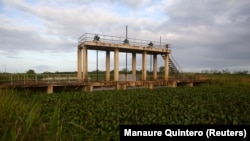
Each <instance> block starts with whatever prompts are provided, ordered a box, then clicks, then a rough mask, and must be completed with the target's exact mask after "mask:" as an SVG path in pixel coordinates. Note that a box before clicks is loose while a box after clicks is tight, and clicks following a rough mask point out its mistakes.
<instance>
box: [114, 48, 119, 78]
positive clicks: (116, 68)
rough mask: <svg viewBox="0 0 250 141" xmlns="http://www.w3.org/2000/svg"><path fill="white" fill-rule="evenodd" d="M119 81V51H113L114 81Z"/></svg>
mask: <svg viewBox="0 0 250 141" xmlns="http://www.w3.org/2000/svg"><path fill="white" fill-rule="evenodd" d="M118 79H119V49H115V50H114V81H118Z"/></svg>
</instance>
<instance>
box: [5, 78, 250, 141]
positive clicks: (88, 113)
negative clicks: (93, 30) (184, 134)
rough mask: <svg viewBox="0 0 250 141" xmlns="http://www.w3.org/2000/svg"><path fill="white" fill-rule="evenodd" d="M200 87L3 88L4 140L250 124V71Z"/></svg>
mask: <svg viewBox="0 0 250 141" xmlns="http://www.w3.org/2000/svg"><path fill="white" fill-rule="evenodd" d="M209 77H210V78H211V80H212V83H211V84H204V85H201V86H197V87H177V88H157V89H154V90H149V89H134V90H126V91H116V90H112V91H96V92H92V93H86V92H61V93H55V94H53V95H46V94H45V93H33V92H31V91H15V90H0V139H1V140H4V141H5V140H8V141H9V140H13V141H15V140H21V141H24V140H46V141H47V140H53V141H54V140H119V125H120V124H164V125H167V124H249V125H250V108H249V107H250V76H249V75H244V76H242V75H211V76H209Z"/></svg>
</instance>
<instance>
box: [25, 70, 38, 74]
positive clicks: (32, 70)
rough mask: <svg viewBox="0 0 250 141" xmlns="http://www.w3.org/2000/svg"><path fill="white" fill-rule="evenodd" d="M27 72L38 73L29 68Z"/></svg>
mask: <svg viewBox="0 0 250 141" xmlns="http://www.w3.org/2000/svg"><path fill="white" fill-rule="evenodd" d="M26 73H27V74H36V72H35V71H34V70H32V69H29V70H28V71H26Z"/></svg>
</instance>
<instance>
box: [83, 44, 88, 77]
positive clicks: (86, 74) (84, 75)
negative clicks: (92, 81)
mask: <svg viewBox="0 0 250 141" xmlns="http://www.w3.org/2000/svg"><path fill="white" fill-rule="evenodd" d="M87 58H88V57H87V48H86V47H83V80H86V79H88V60H87Z"/></svg>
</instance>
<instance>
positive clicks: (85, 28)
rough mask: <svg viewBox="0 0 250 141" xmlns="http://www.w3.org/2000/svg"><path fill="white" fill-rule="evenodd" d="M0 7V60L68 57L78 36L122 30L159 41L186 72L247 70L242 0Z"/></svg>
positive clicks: (12, 2)
mask: <svg viewBox="0 0 250 141" xmlns="http://www.w3.org/2000/svg"><path fill="white" fill-rule="evenodd" d="M1 5H2V8H1V10H2V12H1V13H0V23H1V26H0V36H1V38H0V42H1V44H0V51H1V53H2V55H5V56H6V58H13V57H15V55H14V56H13V55H11V54H18V53H19V57H20V55H22V53H20V52H21V51H34V52H37V53H41V52H42V53H49V56H48V57H49V58H54V57H55V56H57V55H56V54H58V53H60V54H62V56H70V55H72V53H74V54H75V53H76V46H77V41H78V40H77V39H78V37H79V36H81V35H82V34H84V33H86V32H90V33H97V34H106V35H114V36H121V37H125V26H126V25H128V36H129V38H138V39H144V40H153V41H159V39H160V36H161V39H162V42H168V43H170V44H171V46H172V54H173V56H174V58H175V59H176V60H177V62H178V64H179V65H180V66H181V67H183V68H184V69H186V70H192V69H193V70H198V69H201V68H223V67H228V68H229V67H233V66H234V67H235V66H239V68H246V67H244V66H249V63H248V61H249V60H250V57H249V54H250V49H249V41H248V40H249V38H250V30H249V27H248V26H249V23H250V15H249V7H250V2H248V1H244V0H239V1H236V0H221V1H217V0H203V1H199V0H190V1H185V0H167V1H153V0H138V1H132V0H121V1H115V0H103V1H101V0H97V1H92V0H91V1H90V0H72V1H70V2H68V1H66V0H60V1H59V0H55V1H48V0H45V1H29V2H28V1H23V0H3V1H2V2H1ZM69 54H70V55H69ZM16 56H18V55H16ZM37 56H39V55H37ZM21 57H23V58H25V56H21ZM57 57H58V58H57V60H60V57H61V56H57ZM70 58H73V59H71V60H74V59H75V56H70ZM89 60H90V61H91V60H94V59H93V58H91V59H89ZM139 60H140V59H139ZM216 60H217V61H216ZM66 62H67V61H66ZM92 62H94V61H92ZM67 63H68V64H70V63H72V62H67ZM75 63H76V62H75ZM40 65H46V64H40ZM33 66H35V65H33ZM48 66H51V68H50V69H51V70H53V68H55V66H56V65H53V64H51V65H48ZM52 66H54V67H52ZM121 66H124V61H121ZM242 66H243V67H242ZM94 67H95V66H93V68H94ZM104 68H105V67H104ZM47 69H49V68H47ZM65 69H68V68H66V67H65Z"/></svg>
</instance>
